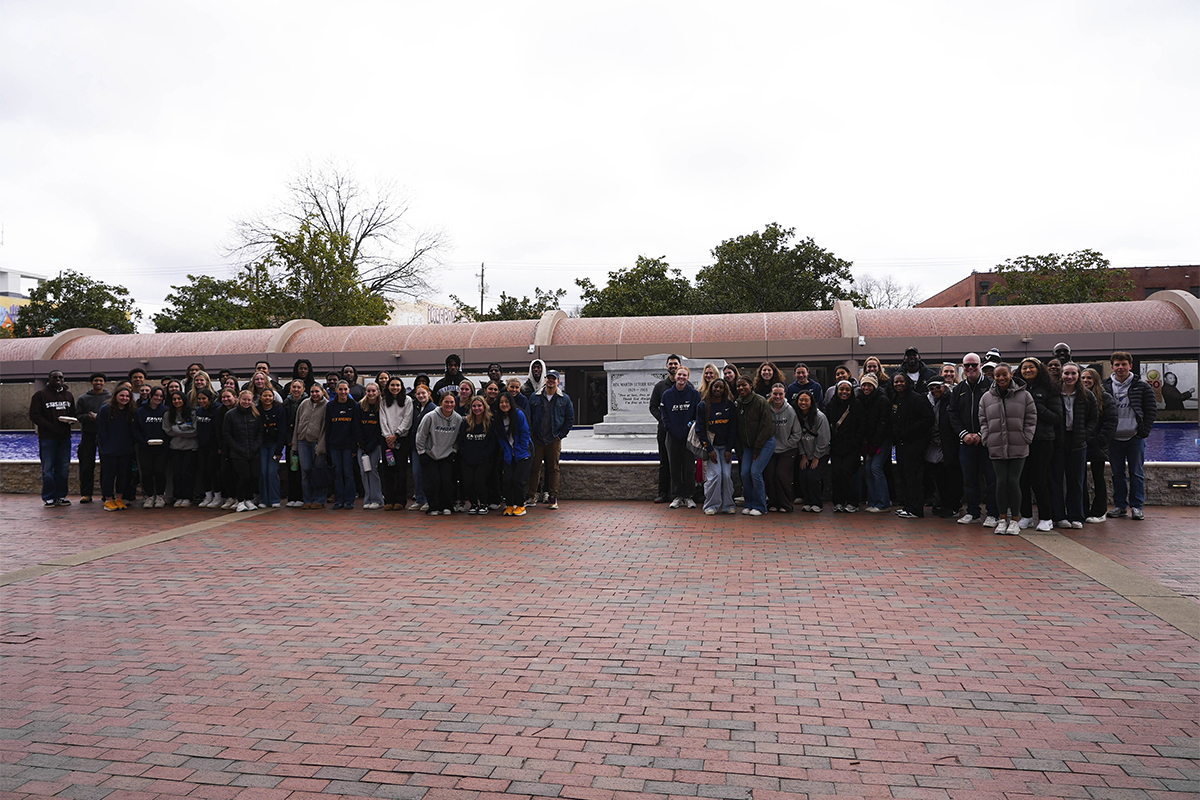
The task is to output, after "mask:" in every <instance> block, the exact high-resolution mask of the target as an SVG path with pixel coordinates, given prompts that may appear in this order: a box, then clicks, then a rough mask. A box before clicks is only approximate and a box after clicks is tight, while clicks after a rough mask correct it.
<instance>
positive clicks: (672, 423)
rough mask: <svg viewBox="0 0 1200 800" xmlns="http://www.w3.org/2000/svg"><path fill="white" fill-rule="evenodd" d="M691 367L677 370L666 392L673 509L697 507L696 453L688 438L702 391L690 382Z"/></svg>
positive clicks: (663, 410) (663, 411)
mask: <svg viewBox="0 0 1200 800" xmlns="http://www.w3.org/2000/svg"><path fill="white" fill-rule="evenodd" d="M690 377H691V373H690V372H689V371H688V368H687V367H679V368H678V369H676V370H675V382H674V383H673V384H672V385H671V386H670V388H668V389H667V390H666V391H664V392H663V393H662V401H661V402H662V405H661V409H660V413H661V415H662V423H663V426H664V427H665V428H666V430H667V458H668V459H669V462H670V467H671V508H679V507H680V506H683V505H686V506H687V507H688V508H695V507H696V501H695V500H693V499H692V495H693V494H694V493H695V491H696V456H695V455H693V454H692V451H691V450H689V449H688V446H687V437H688V432H689V431H690V430H691V426H692V423H693V422H694V421H695V419H696V406H698V405H700V392H699V391H697V389H696V387H695V386H692V384H691V383H690V382H689V381H688V379H689V378H690Z"/></svg>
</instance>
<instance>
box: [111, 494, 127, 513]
mask: <svg viewBox="0 0 1200 800" xmlns="http://www.w3.org/2000/svg"><path fill="white" fill-rule="evenodd" d="M113 502H114V503H116V504H117V511H124V510H125V509H127V508H129V506H127V505H126V504H125V501H124V500H118V499H117V498H115V497H114V498H113Z"/></svg>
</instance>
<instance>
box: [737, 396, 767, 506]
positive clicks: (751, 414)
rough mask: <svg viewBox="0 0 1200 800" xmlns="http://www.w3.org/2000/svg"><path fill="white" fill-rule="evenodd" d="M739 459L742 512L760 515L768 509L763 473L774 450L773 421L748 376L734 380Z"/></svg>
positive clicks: (764, 402)
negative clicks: (743, 501) (735, 384)
mask: <svg viewBox="0 0 1200 800" xmlns="http://www.w3.org/2000/svg"><path fill="white" fill-rule="evenodd" d="M737 393H738V397H737V401H736V406H737V414H738V420H737V432H738V446H737V451H738V461H739V462H740V463H741V471H742V494H743V496H744V497H745V507H744V508H743V509H742V513H743V514H749V515H750V516H752V517H761V516H762V515H763V514H764V513H765V512H766V510H767V489H766V481H765V480H764V479H763V473H764V472H766V470H767V465H768V464H770V463H771V456H772V455H773V454H774V453H775V421H774V418H772V416H771V406H770V405H769V404H768V403H767V401H766V398H764V397H763V396H762V395H760V394H758V393H757V392H755V391H754V386H753V384H751V383H750V379H749V378H747V377H745V376H744V375H743V376H742V377H740V378H738V379H737Z"/></svg>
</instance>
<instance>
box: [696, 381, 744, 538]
mask: <svg viewBox="0 0 1200 800" xmlns="http://www.w3.org/2000/svg"><path fill="white" fill-rule="evenodd" d="M696 426H697V427H696V435H697V436H698V437H699V439H700V444H701V446H702V447H703V448H704V513H705V514H707V515H708V516H710V517H711V516H713V515H714V514H716V513H717V512H720V513H722V514H732V513H734V506H733V474H732V469H731V464H732V463H733V451H734V448H735V446H736V444H737V441H738V436H737V409H736V408H735V407H734V404H733V401H732V400H730V399H729V384H727V383H726V382H725V379H724V378H716V379H715V380H713V382H712V383H711V384H709V387H708V398H707V399H705V400H701V401H700V405H698V406H696Z"/></svg>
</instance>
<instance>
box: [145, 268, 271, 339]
mask: <svg viewBox="0 0 1200 800" xmlns="http://www.w3.org/2000/svg"><path fill="white" fill-rule="evenodd" d="M249 284H250V281H248V280H246V279H244V277H240V276H239V277H233V278H226V279H221V278H213V277H210V276H208V275H188V276H187V282H186V283H183V284H181V285H179V286H172V287H171V292H170V293H169V294H168V295H167V298H166V299H167V303H168V306H167V308H166V309H164V310H163V311H161V312H159V313H158V314H155V315H154V316H153V317H152V318H151V320H152V321H153V322H154V330H155V331H157V332H158V333H179V332H182V331H236V330H246V329H250V328H267V327H270V321H271V320H270V318H269V315H268V314H267V313H266V310H265V309H263V308H261V306H260V305H259V304H256V303H254V302H253V299H254V298H253V297H252V296H251V293H250V291H249Z"/></svg>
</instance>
